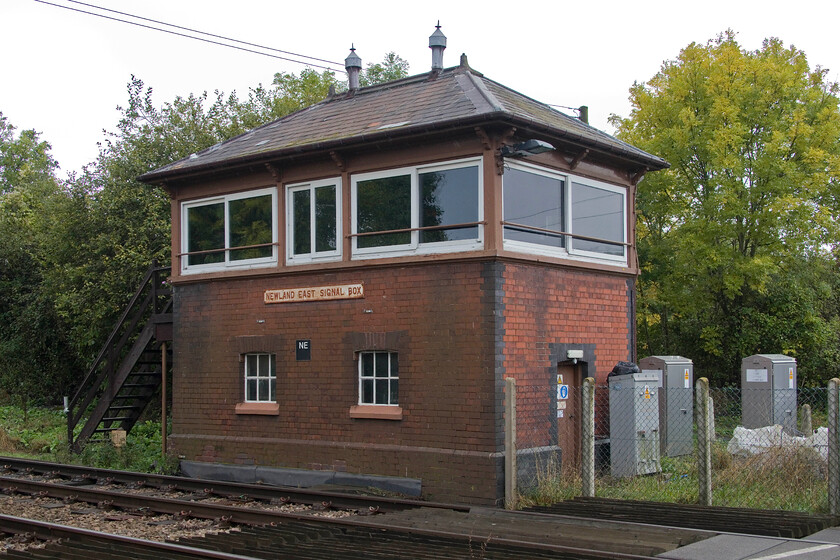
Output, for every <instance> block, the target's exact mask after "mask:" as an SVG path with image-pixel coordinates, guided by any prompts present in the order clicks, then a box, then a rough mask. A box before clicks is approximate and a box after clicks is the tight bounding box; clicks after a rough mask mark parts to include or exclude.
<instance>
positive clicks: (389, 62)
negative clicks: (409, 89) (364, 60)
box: [359, 52, 408, 87]
mask: <svg viewBox="0 0 840 560" xmlns="http://www.w3.org/2000/svg"><path fill="white" fill-rule="evenodd" d="M407 76H408V61H407V60H403V59H402V58H400V57H399V56H398V55H397V54H396V53H394V52H389V53H388V54H386V55H385V58H384V59H383V60H382V62H378V63H376V64H368V65H367V68H365V69H364V71H363V72H362V73H361V75H360V76H359V85H360V86H362V87H366V86H372V85H376V84H382V83H385V82H390V81H392V80H399V79H401V78H405V77H407Z"/></svg>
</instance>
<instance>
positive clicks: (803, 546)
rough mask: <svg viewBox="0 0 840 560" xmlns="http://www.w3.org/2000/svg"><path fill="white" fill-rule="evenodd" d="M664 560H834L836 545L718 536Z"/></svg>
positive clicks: (838, 551) (837, 552) (672, 552)
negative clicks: (711, 559)
mask: <svg viewBox="0 0 840 560" xmlns="http://www.w3.org/2000/svg"><path fill="white" fill-rule="evenodd" d="M658 558H667V559H668V560H707V559H708V558H714V559H715V560H837V559H840V546H838V545H835V544H827V543H817V542H808V541H802V540H797V539H780V538H771V537H752V536H749V535H731V534H730V535H719V536H717V537H713V538H711V539H706V540H704V541H701V542H696V543H694V544H690V545H688V546H684V547H681V548H678V549H675V550H669V551H668V552H665V553H663V554H660V555H659V556H658Z"/></svg>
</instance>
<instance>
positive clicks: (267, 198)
mask: <svg viewBox="0 0 840 560" xmlns="http://www.w3.org/2000/svg"><path fill="white" fill-rule="evenodd" d="M273 199H274V197H273V196H272V195H270V194H267V195H263V196H253V197H249V198H238V199H235V200H231V201H230V202H229V203H228V214H229V219H230V247H248V248H247V249H235V250H231V252H230V260H232V261H241V260H246V259H264V258H268V257H271V255H272V253H273V251H274V247H272V246H271V242H272V231H273V224H272V216H273V214H274V212H273V210H274V208H273V207H272V204H271V202H272V200H273ZM254 245H262V246H261V247H254Z"/></svg>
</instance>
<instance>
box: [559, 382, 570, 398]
mask: <svg viewBox="0 0 840 560" xmlns="http://www.w3.org/2000/svg"><path fill="white" fill-rule="evenodd" d="M568 398H569V386H568V385H558V386H557V400H559V401H564V400H566V399H568Z"/></svg>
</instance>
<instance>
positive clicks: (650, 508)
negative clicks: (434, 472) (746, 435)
mask: <svg viewBox="0 0 840 560" xmlns="http://www.w3.org/2000/svg"><path fill="white" fill-rule="evenodd" d="M528 511H533V512H539V513H547V514H560V515H568V516H578V517H586V518H592V517H597V518H598V519H612V520H615V521H626V522H631V523H633V522H635V523H650V524H665V523H667V524H669V525H674V526H679V527H687V528H694V529H702V530H708V531H721V532H724V531H725V532H729V533H742V534H747V535H760V536H768V537H785V538H796V539H798V538H802V537H806V536H808V535H811V534H813V533H816V532H817V531H821V530H823V529H827V528H829V527H834V526H836V525H838V523H840V517H838V516H836V515H819V514H811V513H804V512H798V511H776V510H763V509H748V508H730V507H712V506H699V505H693V504H672V503H661V502H642V501H634V500H615V499H609V498H584V497H579V498H574V499H572V500H566V501H564V502H560V503H557V504H554V505H552V506H542V507H540V506H538V507H533V508H529V510H528Z"/></svg>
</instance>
